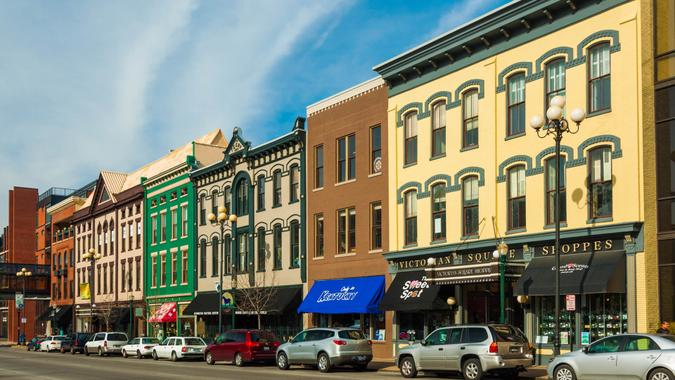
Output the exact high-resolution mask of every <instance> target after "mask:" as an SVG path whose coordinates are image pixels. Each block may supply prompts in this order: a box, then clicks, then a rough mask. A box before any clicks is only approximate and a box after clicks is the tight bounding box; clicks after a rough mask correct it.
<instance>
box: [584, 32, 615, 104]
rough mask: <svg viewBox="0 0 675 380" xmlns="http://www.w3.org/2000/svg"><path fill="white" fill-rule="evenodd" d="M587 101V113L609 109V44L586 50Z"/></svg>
mask: <svg viewBox="0 0 675 380" xmlns="http://www.w3.org/2000/svg"><path fill="white" fill-rule="evenodd" d="M588 55H589V56H590V59H589V61H588V100H589V107H588V110H589V113H593V112H598V111H602V110H608V109H609V108H610V107H611V76H610V61H609V44H608V43H601V44H598V45H595V46H593V47H592V48H590V49H588Z"/></svg>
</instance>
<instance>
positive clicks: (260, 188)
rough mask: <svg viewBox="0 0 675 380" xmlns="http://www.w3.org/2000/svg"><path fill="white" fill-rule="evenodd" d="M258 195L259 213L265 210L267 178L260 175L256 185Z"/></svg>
mask: <svg viewBox="0 0 675 380" xmlns="http://www.w3.org/2000/svg"><path fill="white" fill-rule="evenodd" d="M256 191H257V194H258V211H261V210H264V209H265V176H264V175H259V176H258V179H257V183H256Z"/></svg>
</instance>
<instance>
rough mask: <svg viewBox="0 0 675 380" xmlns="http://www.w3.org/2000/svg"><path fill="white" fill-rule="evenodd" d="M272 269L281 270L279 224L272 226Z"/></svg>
mask: <svg viewBox="0 0 675 380" xmlns="http://www.w3.org/2000/svg"><path fill="white" fill-rule="evenodd" d="M273 238H274V251H273V252H272V253H273V255H274V269H281V224H275V225H274V235H273Z"/></svg>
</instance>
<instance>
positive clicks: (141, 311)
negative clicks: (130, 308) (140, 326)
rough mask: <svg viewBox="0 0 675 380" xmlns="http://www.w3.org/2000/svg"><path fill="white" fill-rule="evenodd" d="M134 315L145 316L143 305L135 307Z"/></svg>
mask: <svg viewBox="0 0 675 380" xmlns="http://www.w3.org/2000/svg"><path fill="white" fill-rule="evenodd" d="M134 316H136V317H142V316H143V308H142V307H137V308H135V309H134Z"/></svg>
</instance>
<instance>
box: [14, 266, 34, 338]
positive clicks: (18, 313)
mask: <svg viewBox="0 0 675 380" xmlns="http://www.w3.org/2000/svg"><path fill="white" fill-rule="evenodd" d="M32 275H33V272H31V271H29V270H28V269H26V268H21V270H20V271H18V272H16V277H21V282H22V292H21V294H22V297H23V303H22V304H21V306H22V307H21V309H24V310H25V309H26V278H27V277H30V276H32ZM21 309H19V308H17V309H16V318H17V320H16V332H17V334H18V336H17V337H16V339H17V341H20V340H21V325H22V323H21ZM25 315H26V313H25V312H24V316H25ZM25 333H26V330H25V328H24V334H25Z"/></svg>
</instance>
